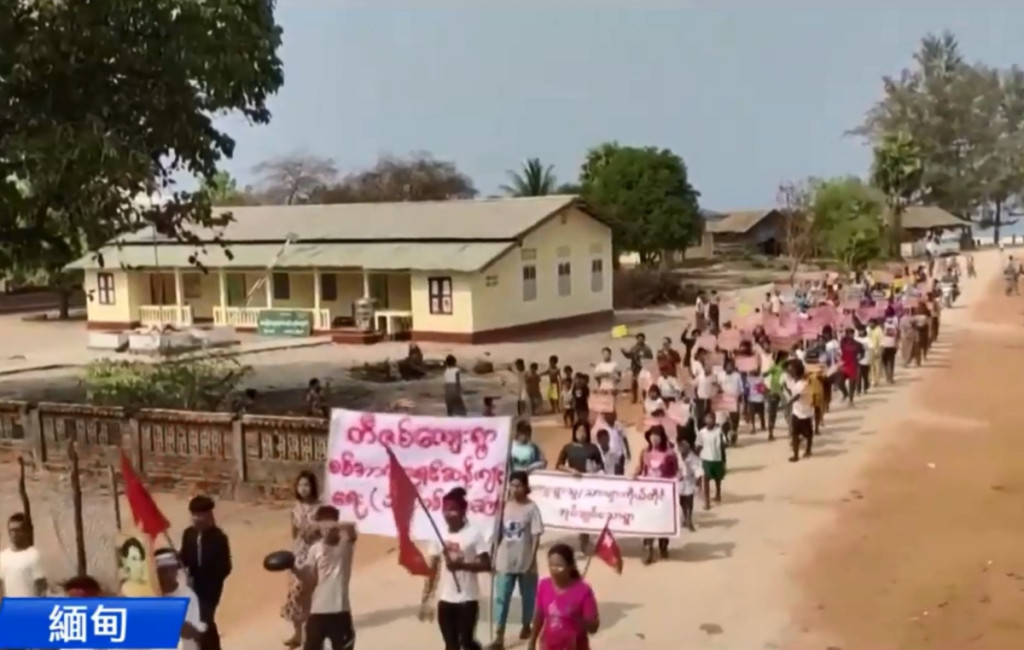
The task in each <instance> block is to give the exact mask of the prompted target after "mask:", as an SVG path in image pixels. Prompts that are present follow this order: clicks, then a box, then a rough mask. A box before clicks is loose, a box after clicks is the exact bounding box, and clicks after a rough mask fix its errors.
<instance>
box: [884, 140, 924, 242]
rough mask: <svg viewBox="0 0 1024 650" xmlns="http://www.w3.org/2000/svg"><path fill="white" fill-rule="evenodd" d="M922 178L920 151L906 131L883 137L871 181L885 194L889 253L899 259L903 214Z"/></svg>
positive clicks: (922, 166) (922, 168) (917, 189)
mask: <svg viewBox="0 0 1024 650" xmlns="http://www.w3.org/2000/svg"><path fill="white" fill-rule="evenodd" d="M923 176H924V162H923V161H922V159H921V149H920V147H919V146H918V144H917V142H916V141H915V140H914V139H913V137H912V136H911V135H910V134H908V133H907V132H905V131H898V132H896V133H887V134H885V135H884V136H883V137H882V139H881V141H880V142H879V144H878V145H877V146H876V147H875V149H874V161H873V163H872V166H871V182H872V183H873V184H874V185H875V187H877V188H878V189H880V190H881V191H882V192H884V193H885V196H886V202H887V203H888V216H889V223H888V228H887V230H888V232H887V234H886V238H887V239H888V246H887V248H888V249H889V254H890V255H892V257H894V258H898V257H899V256H900V242H901V241H902V240H903V213H904V211H905V210H906V206H907V204H908V202H909V201H910V200H911V198H912V197H913V196H914V195H915V194H916V193H917V192H918V191H919V189H920V187H921V182H922V179H923Z"/></svg>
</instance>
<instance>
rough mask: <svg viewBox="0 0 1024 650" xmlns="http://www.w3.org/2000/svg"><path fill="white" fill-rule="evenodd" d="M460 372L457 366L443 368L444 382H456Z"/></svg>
mask: <svg viewBox="0 0 1024 650" xmlns="http://www.w3.org/2000/svg"><path fill="white" fill-rule="evenodd" d="M460 374H461V372H460V370H459V367H458V366H451V367H448V368H445V369H444V383H446V384H457V383H459V375H460Z"/></svg>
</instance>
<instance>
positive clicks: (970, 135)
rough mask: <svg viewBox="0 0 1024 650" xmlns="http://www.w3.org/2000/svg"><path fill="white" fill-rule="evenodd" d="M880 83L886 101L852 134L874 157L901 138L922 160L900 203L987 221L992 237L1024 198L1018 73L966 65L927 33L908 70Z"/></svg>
mask: <svg viewBox="0 0 1024 650" xmlns="http://www.w3.org/2000/svg"><path fill="white" fill-rule="evenodd" d="M883 84H884V91H885V95H884V97H883V98H882V99H881V100H880V101H879V102H878V103H877V104H876V105H875V106H873V107H872V108H871V110H869V111H868V113H867V115H866V116H865V119H864V122H863V124H861V125H860V127H858V128H857V129H856V130H855V131H854V132H855V133H857V134H860V135H862V136H864V137H865V138H866V139H867V140H868V142H869V143H870V144H871V145H872V147H873V148H875V150H876V152H881V151H884V150H885V148H884V147H883V143H884V141H885V139H886V138H887V137H889V138H891V137H895V135H896V134H905V136H904V137H905V138H906V139H908V140H909V141H911V142H913V143H915V146H916V147H917V149H918V155H919V157H920V159H921V162H922V164H921V170H920V172H919V183H918V185H917V187H915V188H914V189H913V192H912V195H911V196H910V197H907V198H906V200H910V201H914V202H921V203H924V204H928V205H938V206H940V207H942V208H944V209H946V210H947V211H949V212H951V213H953V214H955V215H958V216H960V217H963V218H973V219H977V220H980V221H983V222H993V223H994V225H995V231H994V236H995V238H996V239H997V240H998V237H999V224H1000V223H1002V222H1004V221H1005V220H1006V218H1007V217H1010V216H1016V215H1017V214H1018V210H1019V209H1020V208H1021V200H1022V196H1024V69H1021V68H1019V67H1017V66H1014V67H1011V68H1009V69H1005V70H1000V69H995V68H992V67H990V66H986V65H984V64H981V63H974V62H970V61H968V60H967V59H966V58H965V56H964V55H963V53H962V52H961V49H960V45H959V43H958V42H957V40H956V38H955V37H954V36H953V34H952V33H950V32H945V33H943V34H940V35H934V34H932V35H928V36H926V37H925V38H924V39H923V40H922V41H921V45H920V48H919V49H918V51H917V52H916V53H915V55H914V60H913V63H912V65H911V66H910V67H908V68H906V69H904V70H903V71H901V72H900V74H898V75H896V76H892V77H885V78H884V79H883ZM875 167H876V168H877V167H879V165H878V163H877V161H876V165H875Z"/></svg>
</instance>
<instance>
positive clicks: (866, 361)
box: [853, 334, 871, 366]
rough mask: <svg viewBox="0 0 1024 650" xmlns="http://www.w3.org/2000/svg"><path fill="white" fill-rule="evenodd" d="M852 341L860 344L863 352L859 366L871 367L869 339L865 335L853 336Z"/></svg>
mask: <svg viewBox="0 0 1024 650" xmlns="http://www.w3.org/2000/svg"><path fill="white" fill-rule="evenodd" d="M853 340H854V341H856V342H857V343H860V346H861V348H862V349H863V350H864V351H863V352H862V353H861V355H860V365H862V366H870V365H871V337H870V336H868V335H867V334H865V335H864V336H855V337H853Z"/></svg>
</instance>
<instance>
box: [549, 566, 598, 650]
mask: <svg viewBox="0 0 1024 650" xmlns="http://www.w3.org/2000/svg"><path fill="white" fill-rule="evenodd" d="M537 614H538V616H539V618H540V620H541V623H542V625H543V626H544V628H543V630H542V631H541V635H540V647H541V650H590V640H589V638H588V636H587V629H586V623H585V621H592V620H594V619H596V618H597V599H596V598H595V597H594V590H593V589H591V588H590V585H589V584H587V583H586V582H584V581H583V580H577V581H576V582H574V583H572V584H571V585H569V586H568V587H566V588H565V589H563V590H561V591H559V589H558V587H556V586H555V583H554V582H552V580H551V578H544V579H543V580H541V581H540V585H538V587H537Z"/></svg>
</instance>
